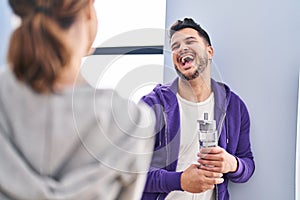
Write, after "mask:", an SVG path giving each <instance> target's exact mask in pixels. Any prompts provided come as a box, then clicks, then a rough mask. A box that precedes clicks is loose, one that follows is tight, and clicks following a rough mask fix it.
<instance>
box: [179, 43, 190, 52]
mask: <svg viewBox="0 0 300 200" xmlns="http://www.w3.org/2000/svg"><path fill="white" fill-rule="evenodd" d="M188 49H189V48H188V46H187V45H185V44H182V45H181V46H180V50H179V52H185V51H187V50H188Z"/></svg>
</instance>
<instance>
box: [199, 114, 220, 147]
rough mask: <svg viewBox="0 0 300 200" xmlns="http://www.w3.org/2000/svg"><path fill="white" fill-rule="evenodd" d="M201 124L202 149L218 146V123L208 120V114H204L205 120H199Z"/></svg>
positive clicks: (200, 140)
mask: <svg viewBox="0 0 300 200" xmlns="http://www.w3.org/2000/svg"><path fill="white" fill-rule="evenodd" d="M197 121H198V124H199V131H198V134H199V145H200V149H203V148H210V147H216V146H218V134H217V129H216V121H215V120H208V113H204V120H197Z"/></svg>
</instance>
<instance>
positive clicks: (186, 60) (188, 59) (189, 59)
mask: <svg viewBox="0 0 300 200" xmlns="http://www.w3.org/2000/svg"><path fill="white" fill-rule="evenodd" d="M192 60H194V57H193V56H184V57H182V58H181V62H182V63H186V62H189V61H192Z"/></svg>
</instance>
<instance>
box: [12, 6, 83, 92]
mask: <svg viewBox="0 0 300 200" xmlns="http://www.w3.org/2000/svg"><path fill="white" fill-rule="evenodd" d="M9 3H10V6H11V7H12V9H13V11H14V13H15V14H16V15H18V16H19V17H20V18H21V20H22V23H21V25H20V27H19V28H17V29H16V30H15V31H14V33H13V34H12V36H11V39H10V44H9V49H8V62H9V64H10V65H11V67H12V69H13V72H14V74H15V76H16V77H17V78H18V79H19V80H20V81H22V82H24V83H26V84H28V85H29V86H30V87H31V88H32V89H33V90H34V91H36V92H38V93H47V92H52V91H53V90H54V83H55V81H56V80H57V78H58V76H59V74H60V72H61V70H62V68H63V67H64V66H65V65H66V63H67V62H68V61H69V60H70V52H69V50H68V48H67V47H66V45H65V43H64V41H63V40H62V39H61V33H62V31H63V30H67V29H68V28H69V27H70V26H71V25H72V24H73V22H74V21H75V20H76V17H77V16H78V14H79V12H80V11H81V10H82V9H83V8H84V7H85V6H87V5H88V0H9ZM74 42H76V41H74Z"/></svg>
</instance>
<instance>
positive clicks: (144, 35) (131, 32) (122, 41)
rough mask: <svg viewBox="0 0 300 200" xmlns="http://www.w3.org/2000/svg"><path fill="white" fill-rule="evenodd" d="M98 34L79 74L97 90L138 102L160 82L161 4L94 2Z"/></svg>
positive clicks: (118, 0)
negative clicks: (105, 90)
mask: <svg viewBox="0 0 300 200" xmlns="http://www.w3.org/2000/svg"><path fill="white" fill-rule="evenodd" d="M95 7H96V10H97V16H98V23H99V24H98V33H97V36H96V39H95V41H94V43H93V47H94V48H96V50H95V53H94V54H93V55H92V56H88V57H86V58H85V59H84V60H83V64H82V73H83V75H84V77H85V78H86V79H87V80H88V81H89V83H90V84H91V85H93V86H95V87H97V88H113V89H116V90H117V91H118V92H119V93H120V94H121V95H122V96H124V97H127V98H130V99H132V100H134V101H138V100H139V98H140V97H141V96H142V95H144V94H146V93H148V92H149V91H150V90H152V88H153V87H154V86H155V85H156V84H157V83H161V82H162V81H163V65H164V59H163V44H164V38H165V31H164V30H165V12H166V1H164V0H151V1H149V0H129V1H122V0H110V1H104V0H97V1H95Z"/></svg>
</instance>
